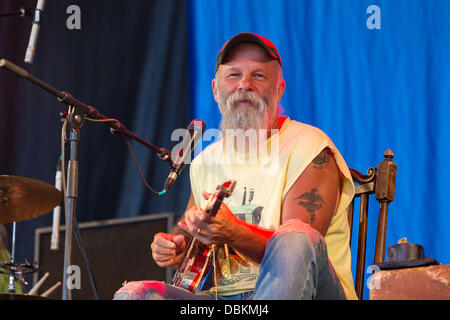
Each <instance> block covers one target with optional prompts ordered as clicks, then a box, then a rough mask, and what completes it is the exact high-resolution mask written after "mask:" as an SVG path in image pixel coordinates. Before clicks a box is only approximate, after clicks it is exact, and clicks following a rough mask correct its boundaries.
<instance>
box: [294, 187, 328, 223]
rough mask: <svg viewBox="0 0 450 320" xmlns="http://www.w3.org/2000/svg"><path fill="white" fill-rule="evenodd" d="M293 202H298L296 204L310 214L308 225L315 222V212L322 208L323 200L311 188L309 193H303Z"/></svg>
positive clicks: (314, 189)
mask: <svg viewBox="0 0 450 320" xmlns="http://www.w3.org/2000/svg"><path fill="white" fill-rule="evenodd" d="M294 200H298V204H299V205H301V206H302V207H304V208H306V211H308V212H309V213H310V215H309V221H310V224H312V223H313V222H314V221H316V214H315V212H316V210H319V209H320V208H322V204H324V203H325V201H324V200H323V198H322V197H321V196H320V194H319V193H318V192H317V189H316V188H313V189H312V190H311V191H310V192H305V193H303V194H302V195H300V196H298V197H297V198H295V199H294Z"/></svg>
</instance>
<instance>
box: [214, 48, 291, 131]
mask: <svg viewBox="0 0 450 320" xmlns="http://www.w3.org/2000/svg"><path fill="white" fill-rule="evenodd" d="M212 88H213V93H214V99H215V100H216V102H217V103H218V105H219V109H220V111H221V113H222V121H221V128H222V130H223V131H224V130H227V129H244V130H247V129H267V130H269V129H272V128H276V127H277V119H278V103H279V102H280V99H281V96H282V95H283V92H284V88H285V83H284V81H283V79H282V75H281V67H280V64H279V63H278V61H276V60H274V59H273V58H271V57H269V55H268V54H267V53H266V52H265V51H264V49H263V48H261V47H260V46H258V45H256V44H251V43H242V44H239V45H237V46H235V47H234V48H233V49H232V50H231V51H230V52H229V53H228V54H227V56H226V59H225V60H224V62H223V63H222V64H221V65H220V66H219V68H218V70H217V73H216V78H215V79H214V80H213V81H212Z"/></svg>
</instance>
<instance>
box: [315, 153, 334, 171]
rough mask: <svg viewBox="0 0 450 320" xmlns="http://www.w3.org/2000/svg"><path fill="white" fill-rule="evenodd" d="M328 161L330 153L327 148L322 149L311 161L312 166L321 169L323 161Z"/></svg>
mask: <svg viewBox="0 0 450 320" xmlns="http://www.w3.org/2000/svg"><path fill="white" fill-rule="evenodd" d="M329 161H330V154H329V153H328V150H327V149H323V150H322V152H321V153H319V155H318V156H317V157H315V158H314V160H313V161H312V163H313V167H314V168H316V169H322V168H323V164H324V163H328V162H329Z"/></svg>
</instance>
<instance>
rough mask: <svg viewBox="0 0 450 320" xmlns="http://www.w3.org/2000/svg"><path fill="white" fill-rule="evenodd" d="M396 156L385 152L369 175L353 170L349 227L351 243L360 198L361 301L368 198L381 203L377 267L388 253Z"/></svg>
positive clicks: (358, 274) (358, 268) (357, 276)
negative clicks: (371, 196)
mask: <svg viewBox="0 0 450 320" xmlns="http://www.w3.org/2000/svg"><path fill="white" fill-rule="evenodd" d="M393 157H394V153H393V152H392V151H391V150H386V151H385V153H384V160H383V161H381V162H380V163H379V165H378V168H374V167H371V168H369V169H368V170H367V174H362V173H361V172H359V171H357V170H355V169H350V173H351V175H352V178H353V182H354V183H355V196H354V198H353V201H352V202H351V203H350V205H349V206H348V208H347V218H348V223H349V226H350V243H351V241H352V226H353V212H354V205H355V202H354V200H355V198H357V197H359V198H360V205H359V230H358V250H357V252H358V256H357V260H356V274H355V290H356V294H357V295H358V298H359V299H362V296H363V288H364V271H365V261H366V241H367V218H368V210H369V195H371V194H375V199H376V200H377V201H378V202H379V210H378V226H377V235H376V242H375V257H374V264H377V263H382V262H384V258H385V250H386V227H387V215H388V207H389V204H390V203H391V202H392V201H394V195H395V181H396V175H397V164H396V163H395V162H394V161H392V158H393Z"/></svg>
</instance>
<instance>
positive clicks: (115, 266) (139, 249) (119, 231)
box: [33, 213, 174, 300]
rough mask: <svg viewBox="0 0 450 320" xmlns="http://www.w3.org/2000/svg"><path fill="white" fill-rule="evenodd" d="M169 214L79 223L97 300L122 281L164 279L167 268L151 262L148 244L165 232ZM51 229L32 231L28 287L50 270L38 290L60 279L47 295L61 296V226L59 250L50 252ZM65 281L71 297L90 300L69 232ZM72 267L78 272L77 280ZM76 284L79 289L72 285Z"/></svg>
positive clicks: (81, 262) (84, 269) (107, 297)
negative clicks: (34, 265) (33, 269)
mask: <svg viewBox="0 0 450 320" xmlns="http://www.w3.org/2000/svg"><path fill="white" fill-rule="evenodd" d="M173 219H174V214H173V213H160V214H149V215H143V216H138V217H132V218H122V219H112V220H103V221H94V222H86V223H79V224H78V226H79V229H80V234H81V238H82V240H83V243H84V246H85V249H86V255H87V258H88V261H89V264H90V266H91V270H92V273H93V276H94V279H95V282H96V284H97V289H98V294H99V298H100V299H102V300H110V299H112V298H113V296H114V293H115V292H116V291H117V290H118V289H119V288H120V287H121V286H122V283H123V282H125V281H136V280H160V281H166V282H170V280H171V274H172V271H173V270H171V269H167V268H160V267H158V266H157V265H156V263H155V262H154V261H153V258H152V256H151V250H150V244H151V242H152V241H153V236H154V235H155V234H156V233H158V232H169V231H170V229H171V228H172V225H173ZM51 233H52V228H51V227H45V228H39V229H36V231H35V249H34V255H35V256H34V258H35V262H36V263H37V264H38V266H39V269H38V272H36V273H35V274H34V275H33V285H35V284H36V283H37V282H38V281H39V279H41V278H42V277H43V276H44V275H45V273H47V272H48V273H50V275H49V276H48V278H47V279H46V280H45V281H44V283H43V284H42V286H41V287H40V289H39V291H38V294H42V293H44V292H45V291H46V290H48V289H49V288H50V287H52V286H53V285H55V284H56V283H57V282H58V281H61V286H59V287H58V288H57V289H56V290H55V291H53V292H52V293H51V294H50V295H49V296H48V297H49V298H50V299H57V300H59V299H62V288H63V286H62V282H63V276H64V274H63V268H64V247H65V227H64V226H61V228H60V231H59V249H58V250H51V249H50V242H51ZM71 265H72V266H75V267H74V268H71V272H69V280H71V281H68V282H69V285H70V286H71V287H74V288H73V289H71V295H72V300H94V299H95V295H94V291H93V288H92V285H91V281H90V277H89V274H88V268H87V267H86V263H85V260H84V258H83V255H82V254H81V251H80V247H79V245H78V241H77V238H76V235H75V230H74V233H73V243H72V261H71ZM77 270H79V273H78V275H79V277H78V280H79V281H78V282H77V278H75V277H76V276H77ZM77 284H80V286H79V288H76V285H77Z"/></svg>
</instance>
